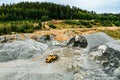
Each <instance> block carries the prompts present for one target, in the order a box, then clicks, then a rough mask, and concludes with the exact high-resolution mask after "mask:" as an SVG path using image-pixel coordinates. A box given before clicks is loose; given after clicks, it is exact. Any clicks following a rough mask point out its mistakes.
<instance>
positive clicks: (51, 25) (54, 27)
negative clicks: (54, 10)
mask: <svg viewBox="0 0 120 80" xmlns="http://www.w3.org/2000/svg"><path fill="white" fill-rule="evenodd" d="M49 27H50V28H53V29H56V28H57V27H56V26H55V25H53V24H49Z"/></svg>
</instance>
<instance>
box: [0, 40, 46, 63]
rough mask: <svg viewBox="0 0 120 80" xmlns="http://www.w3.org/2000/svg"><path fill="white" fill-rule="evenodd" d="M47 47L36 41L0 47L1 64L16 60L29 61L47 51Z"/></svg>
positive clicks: (18, 42)
mask: <svg viewBox="0 0 120 80" xmlns="http://www.w3.org/2000/svg"><path fill="white" fill-rule="evenodd" d="M47 47H48V46H47V45H45V44H42V43H39V42H35V41H34V40H31V39H29V40H26V41H15V42H13V43H4V44H1V45H0V62H6V61H10V60H15V59H18V58H19V59H27V58H30V57H33V56H35V54H40V51H43V50H45V49H47Z"/></svg>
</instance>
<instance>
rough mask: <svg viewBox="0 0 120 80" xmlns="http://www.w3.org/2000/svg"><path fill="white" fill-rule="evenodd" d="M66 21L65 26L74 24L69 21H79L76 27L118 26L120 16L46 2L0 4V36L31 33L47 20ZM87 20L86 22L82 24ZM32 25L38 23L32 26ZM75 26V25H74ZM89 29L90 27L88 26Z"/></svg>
mask: <svg viewBox="0 0 120 80" xmlns="http://www.w3.org/2000/svg"><path fill="white" fill-rule="evenodd" d="M52 19H55V20H66V21H65V23H67V24H71V23H72V24H74V22H71V21H70V20H74V19H77V20H80V23H78V25H81V24H84V25H88V24H90V25H91V23H89V21H90V22H91V21H93V20H94V23H92V24H94V25H97V24H96V23H99V25H101V26H118V27H119V26H120V14H112V13H103V14H97V13H96V12H94V11H87V10H82V9H80V8H77V7H74V6H73V7H70V6H69V5H60V4H54V3H48V2H41V3H40V2H20V3H17V4H2V5H1V6H0V35H1V34H7V33H11V32H12V31H14V32H33V30H35V29H41V27H42V25H41V22H44V21H48V20H52ZM85 20H87V21H88V22H87V24H86V22H84V21H85ZM34 23H38V25H37V26H34ZM75 24H76V23H75ZM89 27H92V25H91V26H89ZM89 27H88V28H89Z"/></svg>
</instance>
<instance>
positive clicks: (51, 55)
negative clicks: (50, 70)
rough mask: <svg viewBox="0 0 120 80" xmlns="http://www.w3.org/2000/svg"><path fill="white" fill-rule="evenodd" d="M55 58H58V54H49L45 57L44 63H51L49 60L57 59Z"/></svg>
mask: <svg viewBox="0 0 120 80" xmlns="http://www.w3.org/2000/svg"><path fill="white" fill-rule="evenodd" d="M57 59H58V55H57V54H50V55H49V56H48V57H47V58H46V60H45V62H46V63H51V62H53V61H55V60H57Z"/></svg>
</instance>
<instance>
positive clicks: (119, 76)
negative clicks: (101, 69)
mask: <svg viewBox="0 0 120 80" xmlns="http://www.w3.org/2000/svg"><path fill="white" fill-rule="evenodd" d="M113 75H114V76H116V77H118V78H119V79H120V67H119V68H116V69H115V70H114V71H113Z"/></svg>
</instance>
